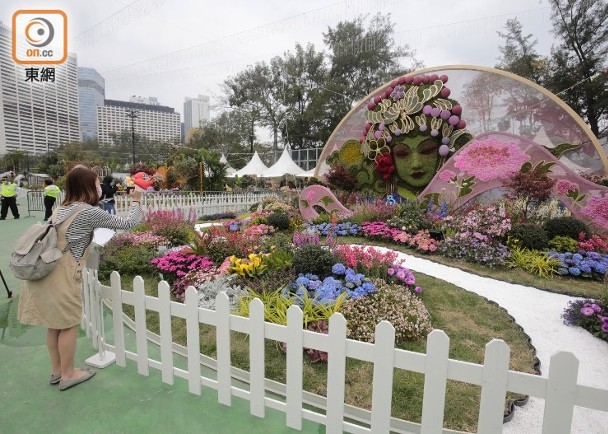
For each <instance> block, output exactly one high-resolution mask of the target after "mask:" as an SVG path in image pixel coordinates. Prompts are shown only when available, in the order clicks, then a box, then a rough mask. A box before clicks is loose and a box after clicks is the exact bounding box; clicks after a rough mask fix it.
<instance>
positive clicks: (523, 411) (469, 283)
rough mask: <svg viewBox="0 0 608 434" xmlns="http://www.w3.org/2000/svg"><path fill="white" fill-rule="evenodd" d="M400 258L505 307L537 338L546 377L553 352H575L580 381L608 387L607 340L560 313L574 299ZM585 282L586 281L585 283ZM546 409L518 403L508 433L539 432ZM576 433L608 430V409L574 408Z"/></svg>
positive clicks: (533, 403)
mask: <svg viewBox="0 0 608 434" xmlns="http://www.w3.org/2000/svg"><path fill="white" fill-rule="evenodd" d="M380 249H381V250H386V249H385V248H380ZM399 256H400V257H401V258H404V259H405V265H406V266H407V267H408V268H410V269H411V270H413V271H418V272H421V273H424V274H427V275H429V276H433V277H436V278H438V279H442V280H445V281H447V282H450V283H453V284H454V285H457V286H459V287H461V288H464V289H466V290H467V291H470V292H474V293H476V294H479V295H481V296H483V297H486V298H488V299H489V300H492V301H495V302H496V303H498V304H499V305H500V306H501V307H503V308H504V309H506V310H507V312H509V314H510V315H511V316H513V318H515V321H516V322H517V324H519V325H520V326H522V328H523V329H524V331H525V332H526V333H527V334H528V336H530V338H531V339H532V345H534V347H535V348H536V355H537V357H538V358H539V360H540V362H541V366H540V369H541V373H542V375H545V376H546V375H547V373H548V372H549V360H550V358H551V356H552V355H553V354H554V353H556V352H558V351H570V352H572V353H573V354H574V355H575V356H576V357H577V358H578V360H579V362H580V369H579V375H578V381H579V383H582V384H584V385H588V386H593V387H599V388H603V389H608V343H607V342H605V341H602V340H600V339H597V338H595V337H593V335H591V333H588V332H587V331H586V330H583V329H582V328H580V327H572V326H567V325H565V324H564V323H563V321H562V319H561V317H560V316H561V314H562V312H563V310H564V308H565V307H566V306H567V304H568V301H569V300H574V299H575V298H574V297H570V296H567V295H562V294H555V293H552V292H548V291H541V290H539V289H536V288H531V287H528V286H522V285H514V284H511V283H507V282H502V281H498V280H494V279H490V278H487V277H481V276H477V275H475V274H471V273H467V272H465V271H462V270H459V269H457V268H453V267H448V266H446V265H441V264H438V263H436V262H432V261H429V260H427V259H423V258H418V257H415V256H411V255H407V254H404V253H399ZM580 284H581V285H584V281H582V280H581V283H580ZM543 411H544V400H542V399H535V398H531V399H530V401H529V402H528V404H526V405H525V406H524V407H516V410H515V416H514V417H513V419H512V420H511V421H510V422H508V423H506V424H505V425H504V428H503V432H504V433H513V434H521V433H525V434H533V433H540V432H541V431H542V416H543ZM571 432H572V433H580V434H606V433H608V413H605V412H601V411H594V410H589V409H585V408H579V407H575V410H574V419H573V422H572V431H571Z"/></svg>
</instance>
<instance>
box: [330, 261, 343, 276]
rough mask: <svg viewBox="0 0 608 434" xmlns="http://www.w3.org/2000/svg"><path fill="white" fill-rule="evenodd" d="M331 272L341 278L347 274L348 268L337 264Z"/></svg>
mask: <svg viewBox="0 0 608 434" xmlns="http://www.w3.org/2000/svg"><path fill="white" fill-rule="evenodd" d="M331 272H332V273H334V274H337V275H339V276H341V275H343V274H344V273H346V267H345V266H344V264H340V263H337V264H335V265H334V266H333V267H331Z"/></svg>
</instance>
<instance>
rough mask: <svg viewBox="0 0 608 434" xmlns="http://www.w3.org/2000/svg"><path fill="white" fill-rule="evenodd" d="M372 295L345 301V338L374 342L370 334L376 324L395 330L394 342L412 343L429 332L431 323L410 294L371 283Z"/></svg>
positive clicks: (421, 307) (425, 312)
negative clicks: (384, 323) (391, 327)
mask: <svg viewBox="0 0 608 434" xmlns="http://www.w3.org/2000/svg"><path fill="white" fill-rule="evenodd" d="M372 283H373V284H374V285H376V291H375V292H374V293H373V294H370V295H369V296H367V297H362V298H357V299H351V300H347V301H346V302H345V303H344V305H343V307H342V309H341V313H342V315H344V317H345V318H346V320H347V321H348V337H349V338H351V339H357V340H360V341H364V342H374V330H375V327H376V324H378V323H379V322H380V321H383V320H386V321H389V322H390V323H391V324H392V325H393V327H395V338H396V340H397V341H416V340H419V339H422V338H424V337H426V335H427V334H428V333H429V332H430V331H431V330H432V327H431V320H430V316H429V313H428V311H427V310H426V307H425V306H424V303H423V302H422V300H421V299H419V298H418V297H415V296H414V295H413V294H412V293H411V292H410V291H404V290H403V288H401V287H398V286H395V285H391V284H388V283H386V282H384V281H383V280H382V279H372Z"/></svg>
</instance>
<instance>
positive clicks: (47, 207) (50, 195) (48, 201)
mask: <svg viewBox="0 0 608 434" xmlns="http://www.w3.org/2000/svg"><path fill="white" fill-rule="evenodd" d="M44 185H45V187H44V193H43V195H44V221H47V220H48V219H49V218H50V217H51V214H53V206H54V205H55V201H56V200H57V198H58V197H59V195H60V194H61V190H59V187H57V186H56V185H55V184H53V180H52V179H51V178H47V179H45V180H44Z"/></svg>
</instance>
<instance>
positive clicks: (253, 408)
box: [249, 298, 266, 417]
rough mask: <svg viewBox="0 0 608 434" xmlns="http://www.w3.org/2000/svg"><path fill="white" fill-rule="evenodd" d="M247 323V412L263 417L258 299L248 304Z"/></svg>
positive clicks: (261, 325) (261, 314) (261, 319)
mask: <svg viewBox="0 0 608 434" xmlns="http://www.w3.org/2000/svg"><path fill="white" fill-rule="evenodd" d="M249 323H250V324H251V330H250V332H249V372H250V375H249V383H250V384H249V392H250V396H249V399H250V400H249V411H250V413H251V414H252V415H254V416H257V417H265V415H266V405H265V403H264V396H265V390H264V377H265V354H264V353H265V346H264V304H263V303H262V300H260V299H259V298H254V299H253V300H251V302H250V303H249Z"/></svg>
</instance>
